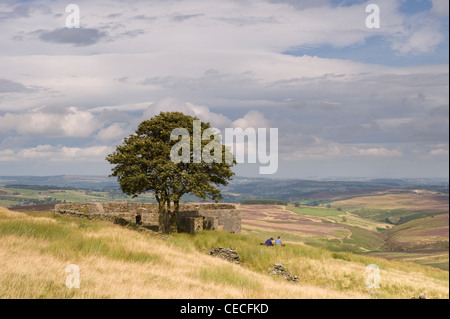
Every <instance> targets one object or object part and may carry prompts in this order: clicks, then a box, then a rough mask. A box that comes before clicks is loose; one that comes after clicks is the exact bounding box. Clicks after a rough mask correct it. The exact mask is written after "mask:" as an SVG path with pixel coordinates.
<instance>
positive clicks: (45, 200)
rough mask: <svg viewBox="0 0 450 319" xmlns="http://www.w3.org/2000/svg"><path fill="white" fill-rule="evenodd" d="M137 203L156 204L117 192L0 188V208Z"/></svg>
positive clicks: (149, 198) (143, 197)
mask: <svg viewBox="0 0 450 319" xmlns="http://www.w3.org/2000/svg"><path fill="white" fill-rule="evenodd" d="M113 201H139V202H151V203H154V202H156V201H155V199H154V197H153V195H152V194H142V195H140V196H139V197H138V198H132V197H131V196H126V195H124V194H123V193H122V192H120V191H119V190H105V191H102V190H81V189H70V188H67V189H64V188H52V187H46V186H7V187H5V186H3V187H0V207H6V208H8V207H13V206H26V205H45V204H58V203H65V202H68V203H71V202H72V203H77V202H78V203H79V202H113Z"/></svg>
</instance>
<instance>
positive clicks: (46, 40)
mask: <svg viewBox="0 0 450 319" xmlns="http://www.w3.org/2000/svg"><path fill="white" fill-rule="evenodd" d="M71 3H75V4H76V5H78V7H79V9H80V13H81V15H80V28H67V27H66V19H67V17H68V16H69V15H70V14H71V13H70V12H69V13H67V12H66V7H67V6H68V5H69V4H71ZM369 4H376V5H378V7H379V8H380V28H370V29H369V28H367V26H366V18H367V17H368V16H369V15H370V13H367V12H366V7H367V6H368V5H369ZM448 13H449V1H448V0H371V1H357V0H355V1H351V0H304V1H302V0H169V1H166V0H164V1H162V0H154V1H138V0H127V1H124V0H123V1H122V0H115V1H112V0H98V1H87V0H73V1H72V0H71V1H59V0H58V1H56V0H36V1H33V0H28V1H19V0H0V30H1V32H0V48H1V50H0V175H58V174H83V175H90V174H95V175H101V174H105V175H106V174H109V173H110V169H111V167H110V166H109V164H108V163H107V162H106V161H105V156H106V155H107V154H109V153H110V152H112V151H113V150H114V148H115V146H116V145H119V144H120V143H121V142H122V140H123V138H124V137H125V136H128V135H129V134H132V133H133V132H134V130H135V129H136V127H137V125H138V124H139V123H140V122H141V121H143V120H145V119H149V118H151V117H152V116H153V115H155V114H158V113H159V112H160V111H171V110H179V111H183V112H185V113H187V114H191V115H196V116H198V117H199V118H200V119H202V120H204V121H209V122H210V123H211V124H212V125H213V126H215V127H217V128H219V129H221V130H223V129H224V128H227V127H228V128H235V127H241V128H244V129H245V128H248V127H253V128H263V127H266V128H278V135H279V136H278V138H279V145H278V150H279V167H278V171H277V173H276V174H275V175H271V176H272V177H300V178H304V177H310V176H321V177H327V176H360V177H361V176H364V177H448V174H449V170H448V161H449V137H448V134H449V79H448V76H449V74H448V73H449V53H448V45H449V16H448ZM258 168H259V164H239V165H238V166H237V167H236V169H235V171H236V173H237V175H241V176H258V174H259V170H258Z"/></svg>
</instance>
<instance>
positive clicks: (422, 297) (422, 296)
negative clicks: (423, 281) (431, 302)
mask: <svg viewBox="0 0 450 319" xmlns="http://www.w3.org/2000/svg"><path fill="white" fill-rule="evenodd" d="M411 299H427V297H425V296H424V295H420V296H419V297H412V298H411Z"/></svg>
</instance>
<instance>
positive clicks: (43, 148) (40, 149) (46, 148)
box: [0, 145, 113, 162]
mask: <svg viewBox="0 0 450 319" xmlns="http://www.w3.org/2000/svg"><path fill="white" fill-rule="evenodd" d="M112 150H113V149H112V147H109V146H104V145H99V146H91V147H67V146H52V145H37V146H36V147H30V148H25V149H22V150H20V151H13V150H4V151H1V152H0V160H1V161H12V160H14V161H15V162H20V161H23V160H26V161H50V162H58V161H66V162H77V161H85V162H99V161H105V157H106V155H108V154H109V153H110V152H112Z"/></svg>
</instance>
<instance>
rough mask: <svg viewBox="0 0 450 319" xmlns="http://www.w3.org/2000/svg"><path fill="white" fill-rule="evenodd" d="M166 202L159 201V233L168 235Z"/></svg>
mask: <svg viewBox="0 0 450 319" xmlns="http://www.w3.org/2000/svg"><path fill="white" fill-rule="evenodd" d="M165 204H166V201H165V200H163V199H160V200H159V201H158V226H159V227H158V231H160V232H162V233H168V230H167V228H166V227H165V226H166V219H165V217H166V214H167V212H166V207H165Z"/></svg>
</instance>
